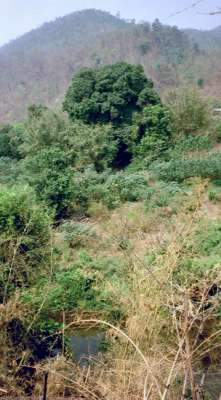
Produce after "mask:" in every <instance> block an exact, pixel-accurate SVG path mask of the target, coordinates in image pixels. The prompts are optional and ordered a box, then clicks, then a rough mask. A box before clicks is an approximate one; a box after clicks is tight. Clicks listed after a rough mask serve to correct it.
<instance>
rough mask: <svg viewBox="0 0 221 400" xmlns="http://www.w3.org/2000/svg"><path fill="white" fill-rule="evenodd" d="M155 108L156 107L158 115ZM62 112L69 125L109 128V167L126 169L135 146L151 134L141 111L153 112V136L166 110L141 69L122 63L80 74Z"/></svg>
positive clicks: (166, 130) (165, 131) (167, 130)
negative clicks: (81, 124) (75, 123)
mask: <svg viewBox="0 0 221 400" xmlns="http://www.w3.org/2000/svg"><path fill="white" fill-rule="evenodd" d="M155 106H158V107H159V109H158V112H157V113H156V112H155V109H154V107H155ZM152 107H153V108H152ZM63 108H64V110H65V111H67V112H68V114H69V118H70V120H71V121H82V122H83V123H84V124H87V125H93V126H94V125H97V124H100V126H102V125H107V124H108V125H109V126H111V125H112V131H111V129H110V130H109V144H110V143H112V145H113V144H114V143H115V151H114V152H113V156H114V157H113V158H112V163H111V166H112V167H114V168H123V167H125V166H127V165H128V164H129V163H130V161H131V160H132V158H133V156H134V154H135V148H136V146H137V145H138V144H139V142H140V141H141V139H142V138H143V136H145V135H148V134H149V133H150V126H149V125H148V124H149V119H148V118H147V121H146V123H144V122H143V121H144V118H143V117H142V116H143V112H144V110H146V109H149V111H150V112H153V118H152V128H154V126H153V125H154V124H155V132H156V131H157V129H158V127H159V126H160V125H161V122H160V121H161V118H162V119H163V120H164V121H165V118H164V110H165V108H164V107H163V105H162V103H161V100H160V97H159V95H158V94H157V92H156V91H155V89H154V86H153V82H152V81H151V80H150V79H148V78H147V77H146V76H145V73H144V70H143V67H142V66H140V65H130V64H127V63H125V62H122V63H116V64H114V65H108V66H105V67H103V68H100V69H83V70H81V71H80V72H79V73H78V74H76V75H75V76H74V78H73V80H72V82H71V85H70V87H69V89H68V91H67V93H66V96H65V100H64V103H63ZM151 110H152V111H151ZM167 124H169V121H168V120H167ZM152 128H151V129H152ZM164 128H165V130H164V134H165V138H167V137H168V133H169V128H168V126H165V124H164ZM94 132H95V131H94ZM104 132H107V130H104ZM156 134H157V133H156ZM161 134H162V132H161V133H160V135H161ZM106 142H107V143H108V139H107V141H106ZM103 144H104V142H103ZM103 144H102V146H103ZM113 147H114V146H113Z"/></svg>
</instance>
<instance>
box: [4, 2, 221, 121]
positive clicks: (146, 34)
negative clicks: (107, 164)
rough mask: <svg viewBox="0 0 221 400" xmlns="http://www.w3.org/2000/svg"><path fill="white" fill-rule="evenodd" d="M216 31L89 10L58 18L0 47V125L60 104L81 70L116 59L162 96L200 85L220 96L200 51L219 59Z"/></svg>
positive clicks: (211, 69)
mask: <svg viewBox="0 0 221 400" xmlns="http://www.w3.org/2000/svg"><path fill="white" fill-rule="evenodd" d="M220 29H221V28H216V29H214V30H212V31H210V32H201V31H196V30H187V31H185V32H182V31H181V30H179V29H178V28H176V27H169V26H164V25H162V24H161V23H160V22H159V21H156V22H155V23H153V25H150V24H149V23H142V24H136V23H135V21H133V20H132V21H128V20H127V21H125V20H123V19H121V18H118V17H115V16H112V15H111V14H109V13H107V12H103V11H98V10H92V9H91V10H85V11H81V12H75V13H72V14H70V15H67V16H65V17H62V18H58V19H57V20H55V21H53V22H50V23H46V24H44V25H42V26H41V27H40V28H38V29H36V30H33V31H31V32H29V33H27V34H25V35H23V36H22V37H21V38H19V39H17V40H14V41H12V42H11V43H9V44H8V45H5V46H3V47H2V48H0V90H1V99H0V120H1V122H10V121H17V120H19V119H22V118H23V117H24V115H25V111H26V109H27V107H28V106H29V105H30V104H32V103H45V104H48V105H55V104H58V105H60V104H61V100H62V98H63V95H64V92H65V90H66V89H67V86H68V85H69V82H70V80H71V78H72V76H73V74H74V73H75V72H76V71H78V70H79V69H80V68H81V67H84V66H92V67H99V66H101V65H104V64H111V63H113V62H116V61H121V60H125V61H128V62H131V63H136V64H137V63H140V64H142V65H143V66H144V68H145V71H146V73H147V74H148V75H149V76H150V77H151V78H152V79H153V80H154V82H155V84H156V86H157V88H158V89H159V90H160V91H161V92H164V91H165V90H167V89H169V88H173V87H175V86H178V85H182V84H183V83H185V84H186V83H191V84H197V82H201V86H202V89H203V90H204V92H205V93H207V92H208V93H209V94H212V95H213V94H214V95H216V96H218V97H219V94H218V88H217V84H214V85H213V81H212V82H211V76H212V77H213V80H214V81H217V76H216V71H215V70H214V68H215V69H216V67H215V66H214V63H213V64H212V65H211V63H210V62H209V57H208V54H205V51H209V52H210V53H211V51H213V49H216V53H217V52H218V55H219V56H220V54H221V38H220V36H221V35H220V34H219V32H220ZM205 38H206V40H205ZM206 44H207V45H206ZM208 48H209V49H210V50H208ZM211 48H212V50H211ZM202 59H203V60H204V61H203V62H202ZM218 63H219V57H218V56H217V57H216V64H217V65H218ZM213 87H214V88H215V89H214V93H213Z"/></svg>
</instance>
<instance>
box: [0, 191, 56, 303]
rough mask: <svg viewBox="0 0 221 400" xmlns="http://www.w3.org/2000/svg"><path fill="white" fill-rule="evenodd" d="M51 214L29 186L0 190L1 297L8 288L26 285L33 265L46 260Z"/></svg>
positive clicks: (32, 273)
mask: <svg viewBox="0 0 221 400" xmlns="http://www.w3.org/2000/svg"><path fill="white" fill-rule="evenodd" d="M49 239H50V217H49V215H48V213H47V212H46V211H45V210H44V208H43V207H42V206H39V205H37V204H36V201H35V195H34V193H33V191H32V190H31V189H30V188H28V187H16V188H15V187H12V188H10V189H9V188H7V187H2V188H1V191H0V263H1V265H2V269H1V277H0V280H1V282H0V286H1V290H0V292H1V298H2V296H3V293H4V294H5V293H6V292H7V291H8V288H10V287H11V289H12V288H15V287H16V286H21V285H23V284H28V283H29V281H30V279H31V277H33V275H34V273H35V269H36V267H38V266H39V265H42V264H43V263H47V261H48V253H49V248H47V246H48V245H49Z"/></svg>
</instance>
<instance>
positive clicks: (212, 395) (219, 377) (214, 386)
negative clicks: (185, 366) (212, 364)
mask: <svg viewBox="0 0 221 400" xmlns="http://www.w3.org/2000/svg"><path fill="white" fill-rule="evenodd" d="M201 377H202V374H199V373H198V374H196V381H197V383H200V380H201ZM203 390H204V392H205V393H206V394H208V395H209V397H208V398H209V399H211V400H219V399H220V395H221V371H220V370H219V371H217V372H212V371H211V372H208V373H207V375H206V378H205V382H204V386H203Z"/></svg>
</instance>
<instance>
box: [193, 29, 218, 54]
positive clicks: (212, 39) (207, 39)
mask: <svg viewBox="0 0 221 400" xmlns="http://www.w3.org/2000/svg"><path fill="white" fill-rule="evenodd" d="M185 33H186V34H187V35H188V37H189V38H190V39H191V40H192V41H194V42H195V43H197V44H198V45H199V46H200V48H201V49H204V50H208V49H210V50H211V48H212V49H221V26H218V27H217V28H215V29H212V30H210V31H203V30H198V29H186V30H185Z"/></svg>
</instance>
